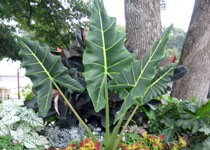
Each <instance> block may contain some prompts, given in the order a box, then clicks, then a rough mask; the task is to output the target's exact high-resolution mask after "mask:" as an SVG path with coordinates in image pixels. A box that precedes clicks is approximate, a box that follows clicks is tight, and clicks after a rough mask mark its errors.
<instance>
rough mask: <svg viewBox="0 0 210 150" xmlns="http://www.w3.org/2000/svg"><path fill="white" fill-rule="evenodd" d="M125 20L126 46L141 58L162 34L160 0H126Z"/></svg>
mask: <svg viewBox="0 0 210 150" xmlns="http://www.w3.org/2000/svg"><path fill="white" fill-rule="evenodd" d="M125 20H126V34H127V42H126V46H128V45H129V46H132V47H133V48H134V52H135V53H136V58H137V59H140V58H141V56H142V55H143V54H144V53H145V52H146V51H147V50H149V49H150V48H151V47H152V44H153V43H154V41H155V40H156V39H157V38H159V36H160V34H161V18H160V0H125Z"/></svg>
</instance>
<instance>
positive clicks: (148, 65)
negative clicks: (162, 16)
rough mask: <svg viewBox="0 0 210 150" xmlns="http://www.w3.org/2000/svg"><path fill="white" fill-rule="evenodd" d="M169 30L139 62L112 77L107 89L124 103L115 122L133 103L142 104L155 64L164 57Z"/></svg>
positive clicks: (154, 71)
mask: <svg viewBox="0 0 210 150" xmlns="http://www.w3.org/2000/svg"><path fill="white" fill-rule="evenodd" d="M171 29H172V26H170V27H169V28H167V29H166V31H165V32H164V33H163V35H162V36H161V37H160V38H159V39H158V40H157V41H156V42H155V43H154V45H153V46H152V48H151V49H150V50H149V51H147V52H146V53H145V54H144V56H143V57H142V59H141V60H140V61H134V63H133V65H132V66H131V67H130V68H129V69H126V70H123V71H122V72H121V73H120V74H119V75H114V78H113V80H112V81H111V82H110V83H109V88H110V89H112V90H115V91H116V92H117V93H118V94H119V95H120V97H121V98H123V99H124V103H123V104H122V107H121V109H120V111H119V112H118V113H117V115H116V120H118V119H119V118H120V117H121V115H122V114H123V112H125V111H127V110H128V109H129V108H130V107H131V106H132V105H133V104H134V103H136V104H137V105H143V104H144V102H143V98H144V96H145V95H144V93H145V92H146V91H147V89H148V88H149V87H150V86H151V85H152V79H153V78H154V77H155V73H156V67H157V64H158V63H159V62H160V60H161V59H162V58H163V56H164V53H165V47H166V44H167V41H168V39H169V35H170V32H171ZM126 93H127V95H126ZM147 97H148V96H147Z"/></svg>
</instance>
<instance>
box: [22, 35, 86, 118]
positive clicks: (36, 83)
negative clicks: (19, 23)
mask: <svg viewBox="0 0 210 150" xmlns="http://www.w3.org/2000/svg"><path fill="white" fill-rule="evenodd" d="M18 43H19V45H20V52H19V55H20V56H22V58H23V63H22V66H23V67H25V68H26V76H27V77H29V78H30V79H31V81H32V82H33V88H34V89H35V90H36V91H37V95H38V100H37V103H38V106H39V111H40V113H41V114H42V116H43V117H45V116H46V115H47V113H48V111H49V109H50V107H51V102H52V87H53V84H58V85H60V86H63V87H66V88H67V89H68V90H69V91H70V92H75V91H77V92H82V91H83V90H84V87H83V86H82V85H81V84H80V83H79V82H77V81H76V80H74V79H73V78H71V77H70V76H69V74H68V70H67V68H66V67H64V66H63V64H62V63H61V58H60V56H54V55H53V54H51V53H50V50H49V47H48V46H45V47H43V46H40V45H39V43H38V42H36V41H31V40H29V39H26V38H18Z"/></svg>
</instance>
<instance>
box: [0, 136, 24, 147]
mask: <svg viewBox="0 0 210 150" xmlns="http://www.w3.org/2000/svg"><path fill="white" fill-rule="evenodd" d="M0 149H1V150H4V149H9V150H23V144H22V143H19V142H17V141H15V140H13V137H12V136H11V135H9V134H7V135H4V136H0Z"/></svg>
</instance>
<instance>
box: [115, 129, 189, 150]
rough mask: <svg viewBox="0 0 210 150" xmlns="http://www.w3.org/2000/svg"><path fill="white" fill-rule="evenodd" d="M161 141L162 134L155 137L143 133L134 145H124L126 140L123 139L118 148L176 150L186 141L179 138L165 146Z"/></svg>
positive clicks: (127, 149) (123, 149)
mask: <svg viewBox="0 0 210 150" xmlns="http://www.w3.org/2000/svg"><path fill="white" fill-rule="evenodd" d="M130 134H131V133H130ZM126 137H128V136H126ZM163 139H164V135H163V134H160V135H159V136H156V135H153V134H147V132H144V133H143V134H142V136H139V138H138V141H137V142H136V143H134V144H126V140H128V139H126V138H125V139H124V141H123V143H121V144H120V145H119V146H120V147H121V150H167V149H170V150H178V149H180V148H181V147H185V146H186V139H185V138H182V137H179V141H178V142H176V143H175V142H174V143H170V144H165V143H164V142H163Z"/></svg>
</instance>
